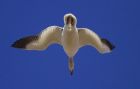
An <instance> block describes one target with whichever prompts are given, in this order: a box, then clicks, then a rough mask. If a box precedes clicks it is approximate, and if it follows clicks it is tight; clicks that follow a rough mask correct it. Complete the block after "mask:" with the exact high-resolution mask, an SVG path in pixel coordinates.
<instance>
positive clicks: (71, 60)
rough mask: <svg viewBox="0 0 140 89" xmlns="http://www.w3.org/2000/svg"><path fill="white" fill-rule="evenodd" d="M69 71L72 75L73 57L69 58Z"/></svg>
mask: <svg viewBox="0 0 140 89" xmlns="http://www.w3.org/2000/svg"><path fill="white" fill-rule="evenodd" d="M69 71H70V74H71V75H73V71H74V61H73V57H69Z"/></svg>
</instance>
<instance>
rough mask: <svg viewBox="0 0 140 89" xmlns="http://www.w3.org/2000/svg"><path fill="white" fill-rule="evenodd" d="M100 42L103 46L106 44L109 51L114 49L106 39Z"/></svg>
mask: <svg viewBox="0 0 140 89" xmlns="http://www.w3.org/2000/svg"><path fill="white" fill-rule="evenodd" d="M101 41H102V42H103V43H104V44H106V45H107V46H108V47H109V48H110V50H113V49H114V48H115V46H114V45H113V44H112V43H111V42H109V41H108V40H107V39H104V38H102V39H101Z"/></svg>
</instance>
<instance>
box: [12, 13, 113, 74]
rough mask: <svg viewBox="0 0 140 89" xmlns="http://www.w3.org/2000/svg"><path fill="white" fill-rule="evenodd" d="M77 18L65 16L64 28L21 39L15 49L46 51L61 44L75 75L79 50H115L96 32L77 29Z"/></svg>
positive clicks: (53, 28) (102, 51)
mask: <svg viewBox="0 0 140 89" xmlns="http://www.w3.org/2000/svg"><path fill="white" fill-rule="evenodd" d="M76 24H77V19H76V17H75V16H74V15H73V14H71V13H69V14H66V15H64V27H59V26H49V27H48V28H46V29H44V30H43V31H42V32H41V33H40V34H39V35H33V36H27V37H24V38H21V39H19V40H17V41H16V42H14V43H13V44H12V47H14V48H21V49H25V50H45V49H47V48H48V46H50V45H51V44H54V43H57V44H60V45H61V46H62V47H63V48H64V51H65V52H66V54H67V56H68V58H69V71H70V74H71V75H72V74H73V70H74V60H73V57H74V56H75V54H76V53H77V52H78V50H79V48H81V47H83V46H85V45H90V46H92V47H95V48H96V49H97V50H98V51H99V52H100V53H110V52H111V51H112V49H114V48H115V46H114V45H113V44H111V43H110V42H109V41H108V40H107V39H104V38H100V37H99V36H98V35H97V34H96V33H95V32H93V31H92V30H90V29H88V28H77V27H76Z"/></svg>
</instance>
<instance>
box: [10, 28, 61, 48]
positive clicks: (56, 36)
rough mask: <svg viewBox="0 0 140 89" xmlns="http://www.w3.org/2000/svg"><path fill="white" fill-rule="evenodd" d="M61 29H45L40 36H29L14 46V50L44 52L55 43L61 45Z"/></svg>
mask: <svg viewBox="0 0 140 89" xmlns="http://www.w3.org/2000/svg"><path fill="white" fill-rule="evenodd" d="M62 29H63V28H61V27H58V26H50V27H48V28H46V29H44V30H43V31H42V32H41V34H40V35H34V36H27V37H24V38H21V39H19V40H17V41H16V42H14V43H13V44H12V47H14V48H21V49H26V50H44V49H46V48H47V47H48V46H49V45H51V44H53V43H58V44H61V33H62Z"/></svg>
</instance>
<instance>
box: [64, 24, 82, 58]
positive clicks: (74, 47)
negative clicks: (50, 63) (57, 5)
mask: <svg viewBox="0 0 140 89" xmlns="http://www.w3.org/2000/svg"><path fill="white" fill-rule="evenodd" d="M61 42H62V46H63V48H64V50H65V52H66V54H67V55H68V56H69V57H73V56H74V55H75V54H76V53H77V51H78V49H79V35H78V30H77V28H76V27H72V26H67V25H65V26H64V30H63V31H62V38H61Z"/></svg>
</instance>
